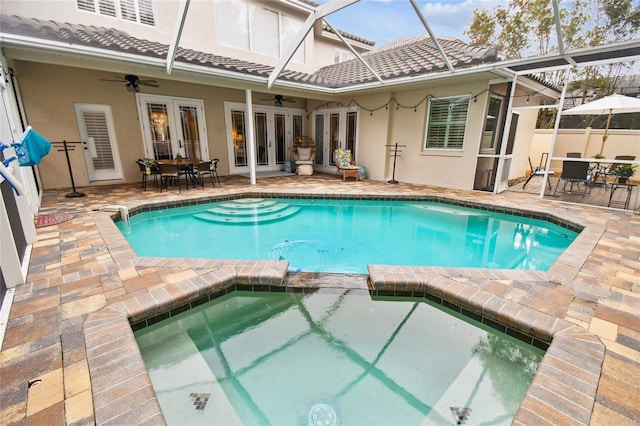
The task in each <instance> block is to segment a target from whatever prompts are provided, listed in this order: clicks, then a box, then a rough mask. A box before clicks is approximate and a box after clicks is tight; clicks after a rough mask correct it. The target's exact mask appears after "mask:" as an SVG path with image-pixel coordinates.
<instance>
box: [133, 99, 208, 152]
mask: <svg viewBox="0 0 640 426" xmlns="http://www.w3.org/2000/svg"><path fill="white" fill-rule="evenodd" d="M138 100H139V102H138V105H139V108H140V111H139V114H140V117H142V119H141V120H140V122H141V125H142V131H143V134H144V145H145V153H146V156H147V157H148V158H153V159H155V160H166V159H173V158H176V156H178V155H180V156H181V157H182V158H189V159H194V160H208V159H209V153H208V144H207V138H206V128H205V115H204V102H203V101H202V100H200V99H187V98H174V97H169V96H157V95H144V94H142V95H140V94H139V95H138Z"/></svg>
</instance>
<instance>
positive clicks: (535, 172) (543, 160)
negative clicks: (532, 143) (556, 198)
mask: <svg viewBox="0 0 640 426" xmlns="http://www.w3.org/2000/svg"><path fill="white" fill-rule="evenodd" d="M548 157H549V153H547V152H543V153H542V155H541V156H540V164H538V167H536V168H535V169H534V168H533V164H532V163H531V157H528V158H529V167H531V174H530V175H529V178H528V179H527V180H526V182H525V183H524V185H522V189H525V188H526V187H527V184H528V183H529V181H530V180H531V179H533V178H534V177H536V176H544V170H545V168H546V167H547V158H548ZM553 175H554V172H553V170H549V171H548V172H547V183H548V184H549V190H551V179H549V176H553Z"/></svg>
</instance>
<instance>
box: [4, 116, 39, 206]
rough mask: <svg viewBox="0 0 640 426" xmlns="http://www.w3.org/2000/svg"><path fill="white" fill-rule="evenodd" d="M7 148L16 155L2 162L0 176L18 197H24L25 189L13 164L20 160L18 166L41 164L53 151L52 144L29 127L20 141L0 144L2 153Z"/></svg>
mask: <svg viewBox="0 0 640 426" xmlns="http://www.w3.org/2000/svg"><path fill="white" fill-rule="evenodd" d="M7 148H13V149H14V151H15V155H13V156H11V157H9V158H6V159H4V160H2V161H1V162H0V175H2V177H3V178H4V179H5V180H6V181H7V182H9V185H10V186H11V188H13V190H14V191H15V192H16V195H23V194H24V188H23V187H22V184H21V183H20V182H19V181H18V179H16V177H15V176H14V174H13V166H11V163H12V162H14V161H15V160H18V164H19V165H20V166H21V167H29V166H35V165H37V164H40V161H41V160H42V157H44V156H45V155H47V154H48V153H49V151H50V150H51V143H50V142H49V141H48V140H46V139H45V138H43V137H42V136H41V135H39V134H38V133H37V132H36V131H35V130H33V129H32V128H31V126H28V127H27V129H26V130H25V131H24V133H23V134H22V137H21V138H20V140H19V141H17V142H16V141H14V142H12V143H10V144H5V143H3V142H0V152H4V150H5V149H7Z"/></svg>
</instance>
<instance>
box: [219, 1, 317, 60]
mask: <svg viewBox="0 0 640 426" xmlns="http://www.w3.org/2000/svg"><path fill="white" fill-rule="evenodd" d="M214 5H215V12H216V35H217V37H218V43H220V44H222V45H225V46H230V47H235V48H238V49H243V50H248V51H250V52H256V53H260V54H263V55H268V56H272V57H275V58H279V57H280V56H281V55H283V54H284V53H285V52H286V50H287V48H288V47H289V44H290V43H291V42H292V41H293V39H294V38H295V36H296V34H298V31H299V30H300V28H302V24H303V21H301V20H299V19H295V18H292V17H290V16H286V15H283V14H282V13H279V12H274V11H272V10H269V9H265V8H264V7H260V6H257V5H253V4H250V3H249V2H248V1H246V0H234V1H216V2H215V3H214ZM292 60H293V61H295V62H300V63H304V60H305V52H304V43H302V44H301V45H300V47H298V49H297V50H296V52H295V53H294V55H293V58H292Z"/></svg>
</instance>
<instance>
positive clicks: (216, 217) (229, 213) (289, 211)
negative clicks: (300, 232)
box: [193, 198, 300, 223]
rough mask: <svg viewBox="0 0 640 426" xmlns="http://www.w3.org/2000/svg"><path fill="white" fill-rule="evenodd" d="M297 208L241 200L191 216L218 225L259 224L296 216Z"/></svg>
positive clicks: (254, 200)
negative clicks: (217, 223)
mask: <svg viewBox="0 0 640 426" xmlns="http://www.w3.org/2000/svg"><path fill="white" fill-rule="evenodd" d="M299 210H300V207H298V206H291V205H289V204H286V203H280V202H278V201H276V200H264V199H262V198H243V199H239V200H232V201H229V202H225V203H220V204H218V206H217V207H214V208H211V209H207V210H206V211H204V212H201V213H195V214H194V215H193V216H194V217H196V218H198V219H202V220H206V221H209V222H219V223H261V222H269V221H274V220H279V219H284V218H286V217H289V216H291V215H294V214H296V213H297V212H298V211H299Z"/></svg>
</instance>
